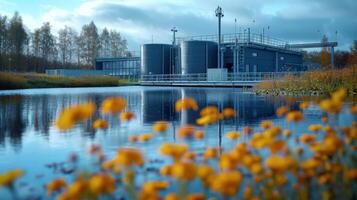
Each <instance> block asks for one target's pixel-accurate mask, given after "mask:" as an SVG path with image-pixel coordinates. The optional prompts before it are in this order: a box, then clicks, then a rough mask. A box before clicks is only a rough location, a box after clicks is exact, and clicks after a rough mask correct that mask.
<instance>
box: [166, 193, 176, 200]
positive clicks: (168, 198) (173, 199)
mask: <svg viewBox="0 0 357 200" xmlns="http://www.w3.org/2000/svg"><path fill="white" fill-rule="evenodd" d="M164 200H179V197H178V196H177V195H176V194H175V193H169V194H167V195H166V196H165V198H164Z"/></svg>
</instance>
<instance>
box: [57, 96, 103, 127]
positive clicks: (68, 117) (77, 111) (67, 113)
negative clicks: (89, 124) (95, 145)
mask: <svg viewBox="0 0 357 200" xmlns="http://www.w3.org/2000/svg"><path fill="white" fill-rule="evenodd" d="M95 109H96V106H95V104H94V103H92V102H90V103H83V104H78V105H73V106H70V107H67V108H65V109H64V110H63V111H62V112H61V114H60V115H59V117H58V118H57V120H56V122H55V125H56V126H57V127H58V128H59V129H60V130H61V131H66V130H68V129H71V128H73V126H74V125H75V124H76V123H78V122H81V121H84V120H87V119H88V118H90V117H91V116H92V115H93V114H94V112H95Z"/></svg>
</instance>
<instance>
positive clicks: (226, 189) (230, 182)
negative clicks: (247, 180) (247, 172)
mask: <svg viewBox="0 0 357 200" xmlns="http://www.w3.org/2000/svg"><path fill="white" fill-rule="evenodd" d="M242 178H243V176H242V174H241V173H240V172H238V171H230V172H222V173H220V174H218V175H216V176H215V177H214V181H213V182H212V184H211V189H212V191H214V192H217V193H219V194H221V195H223V196H226V197H229V196H233V195H235V194H236V193H237V191H238V188H239V186H240V183H241V181H242Z"/></svg>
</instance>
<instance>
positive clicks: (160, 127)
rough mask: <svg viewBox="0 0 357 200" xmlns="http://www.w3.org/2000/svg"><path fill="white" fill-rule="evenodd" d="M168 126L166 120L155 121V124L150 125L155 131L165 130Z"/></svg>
mask: <svg viewBox="0 0 357 200" xmlns="http://www.w3.org/2000/svg"><path fill="white" fill-rule="evenodd" d="M168 128H169V123H167V122H166V121H157V122H155V124H154V125H153V126H152V130H153V131H156V132H160V133H162V132H165V131H166V130H167V129H168Z"/></svg>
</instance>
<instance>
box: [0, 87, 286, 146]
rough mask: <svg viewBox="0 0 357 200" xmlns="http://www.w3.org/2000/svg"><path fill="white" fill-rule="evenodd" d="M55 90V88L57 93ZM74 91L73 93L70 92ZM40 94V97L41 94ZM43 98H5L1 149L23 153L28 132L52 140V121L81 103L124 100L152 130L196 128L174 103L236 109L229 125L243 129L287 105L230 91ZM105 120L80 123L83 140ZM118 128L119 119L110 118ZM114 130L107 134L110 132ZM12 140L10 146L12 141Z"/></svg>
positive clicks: (134, 90) (0, 110)
mask: <svg viewBox="0 0 357 200" xmlns="http://www.w3.org/2000/svg"><path fill="white" fill-rule="evenodd" d="M53 90H54V89H53ZM66 90H71V89H66ZM39 91H40V92H39ZM37 93H39V94H36V92H35V94H21V93H20V94H14V95H7V94H6V95H1V96H0V105H1V106H0V130H1V134H0V146H1V149H6V148H8V147H7V146H6V145H9V146H10V147H11V148H13V149H15V151H19V150H21V147H22V140H23V138H26V137H27V135H28V133H29V132H34V133H35V136H34V137H42V138H45V139H47V140H49V139H50V135H51V134H52V133H51V131H52V132H54V131H53V130H55V128H54V127H53V122H54V120H55V118H56V116H57V115H58V114H59V112H60V111H61V110H62V109H63V108H64V107H66V106H68V105H71V104H76V103H80V102H86V101H93V102H95V103H96V104H97V105H100V103H101V102H102V100H103V99H105V98H106V97H108V96H112V95H119V96H122V97H124V98H125V99H127V101H128V110H130V111H132V112H134V113H135V116H136V119H135V121H134V124H135V126H138V127H139V126H143V125H151V124H152V123H153V122H155V121H158V120H167V121H169V122H170V124H173V125H179V124H180V123H181V122H182V121H186V120H187V122H189V123H194V122H195V121H194V120H195V119H196V118H197V117H198V115H199V114H198V112H193V111H189V112H188V113H187V116H185V115H182V114H179V113H176V112H175V101H176V100H177V99H180V98H183V97H192V98H194V99H196V101H197V103H198V105H199V107H204V106H207V105H215V106H218V107H219V108H220V109H223V108H225V107H233V108H235V110H237V111H238V115H237V116H236V117H235V118H234V119H232V120H228V121H224V122H223V123H224V124H227V125H231V126H236V127H238V126H241V125H247V124H252V123H255V122H257V121H259V120H260V119H261V118H268V117H273V116H274V114H275V110H276V108H277V107H279V106H281V105H282V104H284V103H285V100H284V99H283V98H274V97H262V96H256V95H254V94H250V93H242V92H241V91H240V90H239V89H226V88H216V89H214V88H204V89H202V88H153V87H146V88H143V87H131V88H130V89H126V90H124V91H123V90H121V89H115V90H114V89H110V88H109V89H103V91H102V90H99V91H98V89H97V90H96V91H94V92H93V91H92V90H91V89H86V91H81V93H79V94H73V93H70V94H69V93H67V92H66V91H56V92H55V93H54V94H53V91H52V90H38V91H37ZM99 117H102V116H101V115H100V113H96V114H95V116H94V117H93V119H91V120H89V121H88V122H86V123H84V124H81V137H88V138H91V139H94V138H95V134H96V132H95V130H93V129H92V128H91V122H92V121H93V120H94V119H95V118H99ZM110 123H111V124H112V125H113V126H114V125H115V124H116V123H118V122H117V121H116V119H113V118H112V119H111V120H110ZM110 131H111V129H109V130H108V131H107V132H110ZM7 141H8V142H7Z"/></svg>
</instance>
